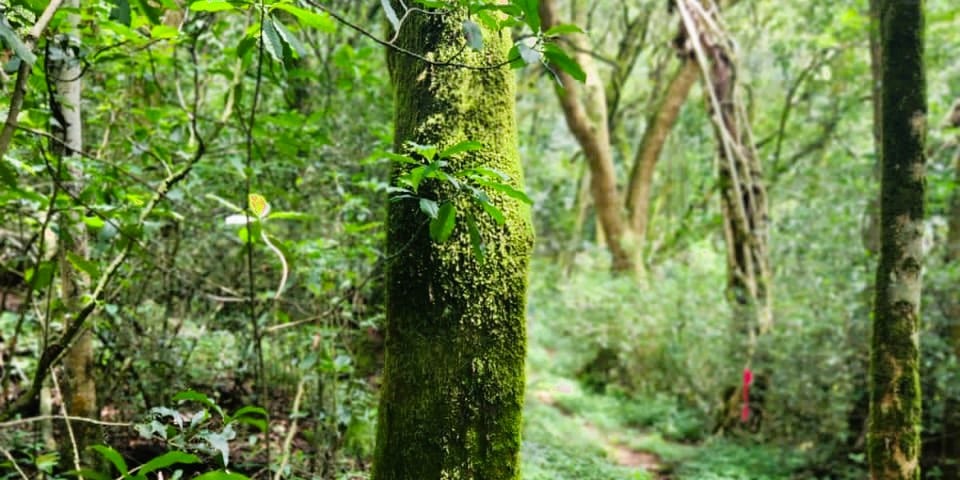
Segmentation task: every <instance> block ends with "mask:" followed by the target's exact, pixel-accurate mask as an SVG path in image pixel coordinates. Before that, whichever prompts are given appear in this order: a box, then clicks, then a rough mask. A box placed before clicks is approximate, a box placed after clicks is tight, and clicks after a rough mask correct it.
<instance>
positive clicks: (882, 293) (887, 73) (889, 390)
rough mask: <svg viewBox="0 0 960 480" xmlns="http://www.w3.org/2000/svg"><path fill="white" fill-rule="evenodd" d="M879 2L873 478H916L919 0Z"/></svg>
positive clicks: (922, 87)
mask: <svg viewBox="0 0 960 480" xmlns="http://www.w3.org/2000/svg"><path fill="white" fill-rule="evenodd" d="M879 7H880V52H881V53H880V54H881V62H880V71H881V72H882V79H881V87H880V88H881V91H882V95H881V108H882V112H881V114H880V116H881V118H882V121H881V122H880V123H881V129H882V133H881V135H880V136H881V144H882V149H881V158H882V164H883V168H882V172H883V175H882V178H881V187H880V188H881V196H880V219H881V246H880V263H879V267H878V268H877V280H876V300H875V307H874V308H875V311H874V322H873V337H872V341H871V353H870V380H871V383H870V389H871V394H870V427H869V434H868V435H869V437H868V444H867V453H868V455H869V459H870V460H869V461H870V474H871V476H872V477H873V478H884V479H918V478H920V423H921V417H920V396H921V393H920V365H919V361H920V338H919V331H920V292H921V279H920V272H921V265H922V264H923V246H922V242H923V231H924V228H923V218H924V183H925V182H926V172H925V168H926V166H925V163H926V156H925V155H926V154H925V150H924V149H925V140H926V129H927V103H926V102H927V99H926V75H925V72H924V61H923V52H924V46H923V45H924V22H923V15H924V14H923V2H906V3H905V2H900V1H891V0H884V1H881V2H880V3H879Z"/></svg>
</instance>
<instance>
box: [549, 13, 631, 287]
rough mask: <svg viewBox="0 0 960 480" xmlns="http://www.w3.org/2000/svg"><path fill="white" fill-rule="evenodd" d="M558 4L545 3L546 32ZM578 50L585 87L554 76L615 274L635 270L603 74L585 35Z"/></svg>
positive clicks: (574, 38) (575, 37)
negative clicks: (586, 169)
mask: <svg viewBox="0 0 960 480" xmlns="http://www.w3.org/2000/svg"><path fill="white" fill-rule="evenodd" d="M556 10H557V8H556V2H555V0H541V2H540V19H541V22H542V24H543V29H544V30H547V29H549V28H550V27H552V26H554V25H557V24H558V23H560V22H559V20H558V18H557V11H556ZM569 39H570V41H571V42H572V43H573V45H574V49H575V50H576V52H577V54H576V60H577V63H579V64H580V66H581V67H582V68H583V71H584V72H586V74H587V80H586V82H585V84H584V85H582V86H581V85H579V84H577V81H576V80H575V79H574V78H573V77H571V76H570V75H568V74H567V73H566V72H563V71H561V70H560V69H556V71H555V72H553V73H554V74H555V75H556V76H557V78H559V79H560V84H561V87H562V88H557V98H558V99H559V100H560V106H561V107H562V108H563V115H564V118H566V121H567V127H568V128H569V129H570V132H571V133H573V136H574V137H576V139H577V142H578V143H579V144H580V148H581V149H582V150H583V155H584V157H586V159H587V163H588V164H589V165H590V190H591V192H592V194H593V203H594V206H595V208H596V212H597V220H598V221H599V222H598V223H599V224H600V227H601V228H602V229H603V234H604V237H605V238H606V241H607V246H608V248H609V249H610V254H611V255H612V256H613V266H612V268H613V270H614V271H616V272H629V271H632V270H633V269H634V267H635V265H636V264H635V260H634V255H633V252H632V250H633V249H632V248H631V247H630V246H629V245H628V244H627V243H628V242H627V238H626V237H627V234H628V233H629V231H628V227H627V224H626V221H625V220H624V217H623V204H622V203H621V201H620V192H619V190H618V188H617V172H616V168H615V167H614V164H613V150H612V148H611V146H610V132H609V130H608V125H607V100H606V93H605V89H604V86H603V82H602V80H601V78H600V73H599V71H598V70H597V68H596V65H595V64H594V63H593V59H592V58H591V57H590V53H589V52H590V45H588V44H587V40H586V36H585V35H584V34H581V33H576V34H572V35H569Z"/></svg>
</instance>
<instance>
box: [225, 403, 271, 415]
mask: <svg viewBox="0 0 960 480" xmlns="http://www.w3.org/2000/svg"><path fill="white" fill-rule="evenodd" d="M249 415H259V416H261V417H264V418H266V417H267V409H265V408H263V407H258V406H255V405H246V406H243V407H240V409H238V410H237V411H236V412H233V415H231V416H232V417H233V418H239V417H244V416H249Z"/></svg>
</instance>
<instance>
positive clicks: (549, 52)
mask: <svg viewBox="0 0 960 480" xmlns="http://www.w3.org/2000/svg"><path fill="white" fill-rule="evenodd" d="M543 55H544V56H545V57H546V60H547V62H548V64H549V66H551V67H556V68H559V69H560V70H563V71H564V72H566V73H567V74H569V75H570V76H571V77H573V78H574V79H576V80H577V81H578V82H584V81H586V80H587V74H586V72H584V71H583V69H582V68H580V65H579V64H578V63H577V62H576V61H574V59H572V58H570V57H569V56H568V55H567V54H566V53H564V51H563V50H561V49H560V48H559V47H557V46H556V45H553V44H549V43H548V44H547V45H545V46H544V49H543Z"/></svg>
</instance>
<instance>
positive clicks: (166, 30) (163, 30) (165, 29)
mask: <svg viewBox="0 0 960 480" xmlns="http://www.w3.org/2000/svg"><path fill="white" fill-rule="evenodd" d="M179 34H180V31H179V30H177V29H176V28H173V27H171V26H168V25H162V24H161V25H156V26H154V27H153V28H151V29H150V38H157V39H159V38H177V35H179Z"/></svg>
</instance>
